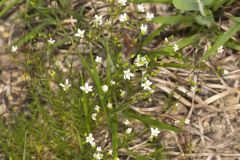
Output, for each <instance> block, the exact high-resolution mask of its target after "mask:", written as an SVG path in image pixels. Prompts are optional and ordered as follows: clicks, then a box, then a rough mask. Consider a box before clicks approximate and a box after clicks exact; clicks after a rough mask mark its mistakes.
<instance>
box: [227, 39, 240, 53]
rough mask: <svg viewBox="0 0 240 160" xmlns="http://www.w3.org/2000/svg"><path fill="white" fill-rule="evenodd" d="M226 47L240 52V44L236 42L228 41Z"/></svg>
mask: <svg viewBox="0 0 240 160" xmlns="http://www.w3.org/2000/svg"><path fill="white" fill-rule="evenodd" d="M226 46H227V47H229V48H232V49H235V50H237V51H240V43H238V42H234V41H228V42H227V43H226Z"/></svg>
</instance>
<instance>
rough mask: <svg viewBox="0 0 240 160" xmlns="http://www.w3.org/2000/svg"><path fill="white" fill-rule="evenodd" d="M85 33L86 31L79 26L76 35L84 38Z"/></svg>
mask: <svg viewBox="0 0 240 160" xmlns="http://www.w3.org/2000/svg"><path fill="white" fill-rule="evenodd" d="M84 33H85V30H81V29H79V28H78V30H77V33H75V34H74V35H75V37H79V38H84Z"/></svg>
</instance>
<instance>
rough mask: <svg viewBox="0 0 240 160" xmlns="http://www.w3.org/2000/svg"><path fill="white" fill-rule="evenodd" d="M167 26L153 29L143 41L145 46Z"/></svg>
mask: <svg viewBox="0 0 240 160" xmlns="http://www.w3.org/2000/svg"><path fill="white" fill-rule="evenodd" d="M164 28H165V26H161V27H159V28H158V29H156V30H155V31H153V32H152V33H150V34H149V35H148V36H147V37H146V38H145V39H144V40H143V42H142V45H143V46H147V45H148V44H149V43H151V41H152V40H153V39H154V38H155V37H156V36H158V35H159V34H160V33H161V32H162V31H163V30H164Z"/></svg>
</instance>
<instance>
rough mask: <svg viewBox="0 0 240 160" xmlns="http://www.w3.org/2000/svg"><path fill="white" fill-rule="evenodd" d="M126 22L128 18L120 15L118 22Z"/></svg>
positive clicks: (125, 15)
mask: <svg viewBox="0 0 240 160" xmlns="http://www.w3.org/2000/svg"><path fill="white" fill-rule="evenodd" d="M127 20H128V16H127V14H126V13H123V14H120V16H119V21H120V22H125V21H127Z"/></svg>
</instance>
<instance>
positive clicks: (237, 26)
mask: <svg viewBox="0 0 240 160" xmlns="http://www.w3.org/2000/svg"><path fill="white" fill-rule="evenodd" d="M239 30H240V23H235V24H234V25H233V26H232V27H231V28H229V30H228V31H226V32H225V33H223V34H222V35H220V36H219V37H218V38H217V40H216V42H215V44H214V45H213V46H212V47H211V48H210V49H209V50H208V51H207V52H206V53H205V54H204V55H203V57H202V58H201V60H200V61H203V60H206V59H208V58H209V57H210V56H213V55H215V54H217V52H216V51H217V49H218V48H219V47H220V46H223V45H224V44H225V43H226V42H227V41H228V40H229V39H230V38H231V37H232V36H233V35H234V34H235V33H236V32H237V31H239Z"/></svg>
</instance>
